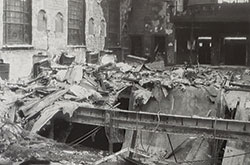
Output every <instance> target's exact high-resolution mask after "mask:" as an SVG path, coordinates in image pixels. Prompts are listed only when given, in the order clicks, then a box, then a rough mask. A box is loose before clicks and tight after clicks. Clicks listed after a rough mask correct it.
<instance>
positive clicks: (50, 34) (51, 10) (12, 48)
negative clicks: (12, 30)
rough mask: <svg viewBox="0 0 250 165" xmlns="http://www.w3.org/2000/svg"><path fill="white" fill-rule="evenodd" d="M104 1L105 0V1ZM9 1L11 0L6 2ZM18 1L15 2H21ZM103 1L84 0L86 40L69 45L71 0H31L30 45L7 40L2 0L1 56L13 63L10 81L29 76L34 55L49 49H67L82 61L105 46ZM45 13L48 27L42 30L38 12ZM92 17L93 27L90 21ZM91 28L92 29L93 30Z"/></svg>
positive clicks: (1, 2)
mask: <svg viewBox="0 0 250 165" xmlns="http://www.w3.org/2000/svg"><path fill="white" fill-rule="evenodd" d="M104 1H105V0H104ZM7 2H8V1H7ZM21 2H22V1H18V0H17V2H16V3H21ZM100 3H101V1H100V0H85V5H86V11H84V12H86V17H85V19H84V26H85V40H86V44H84V45H69V44H68V14H69V12H68V11H69V10H68V0H53V1H51V0H33V1H32V2H31V17H30V18H31V20H29V21H30V22H31V29H30V30H29V31H31V36H30V38H31V42H30V43H29V44H20V43H18V44H13V43H11V44H9V43H4V37H5V36H6V32H5V31H4V28H3V25H4V0H0V23H1V25H2V27H1V28H0V49H1V50H0V58H2V59H3V60H4V62H6V63H9V64H10V80H17V79H18V78H21V77H26V76H28V74H29V73H30V71H31V68H32V56H33V55H34V54H37V53H38V52H49V53H48V54H49V55H54V54H60V52H61V51H62V50H63V51H68V52H69V53H70V54H72V55H75V56H78V58H79V59H80V61H79V62H84V61H85V52H86V50H89V51H100V50H103V49H104V45H105V37H106V19H105V17H104V13H103V9H102V7H101V4H100ZM40 12H43V13H45V15H44V16H43V17H42V18H41V19H42V20H43V21H44V20H46V25H47V26H46V28H45V29H42V30H41V24H39V23H38V20H39V13H40ZM58 15H59V17H58ZM57 19H62V24H61V25H62V29H60V30H59V31H58V29H57V28H56V21H57ZM90 19H93V26H89V20H90ZM90 28H91V30H90Z"/></svg>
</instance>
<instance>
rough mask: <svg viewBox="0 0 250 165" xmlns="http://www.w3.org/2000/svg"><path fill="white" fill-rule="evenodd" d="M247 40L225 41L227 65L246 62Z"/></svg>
mask: <svg viewBox="0 0 250 165" xmlns="http://www.w3.org/2000/svg"><path fill="white" fill-rule="evenodd" d="M245 42H246V41H238V40H228V41H225V45H224V48H223V50H224V54H225V64H226V65H245V64H246V43H245Z"/></svg>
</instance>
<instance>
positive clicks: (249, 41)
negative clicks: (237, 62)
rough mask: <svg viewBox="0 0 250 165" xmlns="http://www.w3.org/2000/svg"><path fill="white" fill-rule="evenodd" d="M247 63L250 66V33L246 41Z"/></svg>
mask: <svg viewBox="0 0 250 165" xmlns="http://www.w3.org/2000/svg"><path fill="white" fill-rule="evenodd" d="M246 65H247V66H250V35H248V36H247V41H246Z"/></svg>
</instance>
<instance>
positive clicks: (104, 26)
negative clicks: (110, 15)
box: [100, 20, 106, 36]
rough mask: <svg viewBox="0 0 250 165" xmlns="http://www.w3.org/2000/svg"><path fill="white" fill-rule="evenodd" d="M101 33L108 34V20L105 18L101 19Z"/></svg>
mask: <svg viewBox="0 0 250 165" xmlns="http://www.w3.org/2000/svg"><path fill="white" fill-rule="evenodd" d="M100 35H101V36H106V22H105V20H102V21H101V30H100Z"/></svg>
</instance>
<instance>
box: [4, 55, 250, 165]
mask: <svg viewBox="0 0 250 165" xmlns="http://www.w3.org/2000/svg"><path fill="white" fill-rule="evenodd" d="M111 61H114V60H113V59H111ZM161 66H162V65H161V64H160V62H156V63H151V64H146V65H144V64H141V63H133V65H132V64H131V63H113V62H111V63H105V64H103V65H94V64H84V65H79V64H74V63H73V64H72V65H70V66H67V65H64V66H62V65H59V64H56V63H54V62H53V61H50V60H48V59H46V60H44V61H43V62H40V65H34V67H35V68H34V69H33V74H32V75H33V78H30V79H27V80H22V81H18V82H17V83H10V82H6V81H2V80H0V84H1V91H0V100H1V102H0V119H1V120H0V125H1V127H0V136H1V147H0V152H1V157H0V164H1V160H2V159H3V160H4V161H10V162H21V161H25V160H32V159H34V160H46V161H51V162H54V163H59V164H72V163H73V164H74V163H75V164H80V163H82V164H91V163H93V162H95V161H96V160H98V159H101V158H102V157H103V155H102V154H101V153H97V154H96V153H91V152H87V151H77V150H76V149H73V148H69V147H68V146H66V145H64V144H59V143H56V142H54V141H52V140H48V139H46V138H43V137H40V136H39V135H37V134H36V133H38V132H39V131H41V130H43V129H45V128H46V127H47V126H48V125H50V121H51V120H52V119H53V117H54V116H56V114H58V113H59V112H62V114H63V115H65V116H68V117H71V116H72V114H73V113H74V111H75V110H76V109H78V108H79V107H81V106H82V107H97V108H109V109H110V108H111V109H117V106H116V101H117V97H118V95H119V94H120V93H121V92H122V91H124V90H125V89H126V88H128V87H131V86H133V87H134V88H135V97H136V98H135V99H136V101H135V103H137V105H134V106H138V105H145V104H146V103H147V102H148V100H149V99H150V98H152V97H154V98H155V99H156V100H157V101H159V102H160V101H161V100H160V98H161V96H158V95H159V92H158V91H157V90H161V91H162V92H163V94H164V97H167V96H168V92H169V91H170V90H173V89H179V90H180V91H185V90H186V87H188V86H192V87H195V88H202V89H205V90H206V91H207V92H208V93H209V95H210V96H211V97H209V98H208V99H210V101H211V102H215V101H216V99H218V97H217V96H218V95H219V93H220V92H221V91H223V100H224V102H223V104H225V106H227V107H228V108H229V109H232V110H233V109H235V108H237V105H238V104H239V102H240V100H239V99H240V98H235V97H232V96H231V95H230V93H227V91H230V90H234V91H247V92H249V91H250V85H249V84H250V82H249V81H248V77H249V70H247V69H245V70H244V69H242V70H237V71H235V70H228V69H212V68H210V67H187V66H173V67H164V68H163V67H161ZM219 99H221V97H220V98H219ZM219 101H222V100H219ZM221 103H222V102H221ZM247 105H248V104H247ZM24 129H25V130H24ZM83 157H84V158H83ZM72 160H73V162H72Z"/></svg>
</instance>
